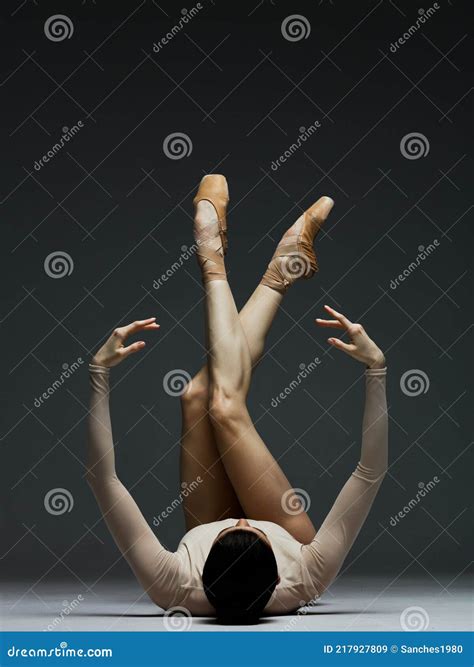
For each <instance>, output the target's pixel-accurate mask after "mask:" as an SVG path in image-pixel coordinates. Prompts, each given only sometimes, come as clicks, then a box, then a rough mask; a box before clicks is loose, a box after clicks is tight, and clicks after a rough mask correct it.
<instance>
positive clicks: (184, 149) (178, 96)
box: [1, 0, 472, 584]
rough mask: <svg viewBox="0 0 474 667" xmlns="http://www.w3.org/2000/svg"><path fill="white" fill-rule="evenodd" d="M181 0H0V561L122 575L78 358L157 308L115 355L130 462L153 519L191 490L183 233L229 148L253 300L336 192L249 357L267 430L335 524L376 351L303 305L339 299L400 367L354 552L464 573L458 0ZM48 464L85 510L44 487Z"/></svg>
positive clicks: (120, 445)
mask: <svg viewBox="0 0 474 667" xmlns="http://www.w3.org/2000/svg"><path fill="white" fill-rule="evenodd" d="M99 5H100V6H99ZM193 7H194V9H192V7H191V6H189V7H187V8H186V9H187V14H188V15H187V17H186V22H185V19H183V16H184V14H185V12H184V8H183V10H182V8H181V7H179V6H178V5H177V4H176V3H170V2H162V1H161V0H160V2H159V3H158V2H150V1H145V2H138V0H134V1H133V2H127V3H105V2H101V3H97V4H95V3H94V2H90V1H87V2H70V3H67V5H65V3H53V2H42V3H41V5H39V4H36V3H30V2H27V3H20V2H19V0H15V2H12V3H3V4H2V10H3V14H4V16H3V23H2V29H3V30H2V34H3V38H2V41H3V43H4V46H5V47H6V48H5V53H4V56H3V59H2V73H1V74H2V76H1V78H2V85H1V90H2V94H3V102H2V110H3V114H4V116H3V123H2V132H1V136H2V153H3V165H4V170H3V173H4V176H3V178H2V196H1V201H2V213H3V215H2V224H3V230H4V231H3V234H2V240H3V244H2V245H3V250H4V254H3V270H4V280H3V283H2V288H3V300H2V328H3V335H4V338H3V340H4V343H3V347H2V349H3V354H2V367H3V372H4V388H5V391H4V393H3V400H4V402H3V406H2V418H3V425H2V447H3V461H4V466H3V471H2V503H1V508H2V509H1V511H2V531H1V534H2V538H3V539H2V554H1V555H2V565H3V567H2V573H3V576H23V577H27V578H28V579H30V580H31V581H32V583H33V584H35V583H36V582H38V581H43V582H44V581H48V579H50V578H54V577H66V578H69V579H71V580H72V581H74V582H76V581H77V580H78V579H81V580H83V579H84V578H87V577H91V578H93V579H97V578H99V577H102V576H108V577H110V576H114V575H120V576H127V577H128V576H130V574H129V573H128V568H127V566H126V564H125V563H124V562H123V560H121V559H120V557H119V553H118V551H117V549H116V548H115V545H114V544H113V542H112V539H111V538H110V536H109V535H108V532H107V530H106V528H105V526H104V524H103V522H102V520H101V518H100V515H99V512H98V509H97V507H96V505H95V501H94V499H93V497H92V494H91V493H90V491H89V489H88V487H87V485H86V484H85V482H84V478H83V476H84V465H83V460H84V446H85V421H86V416H87V400H88V384H87V383H88V381H87V372H86V365H85V363H84V365H83V366H82V367H79V368H77V370H75V368H76V366H74V365H73V364H74V363H75V362H76V364H77V365H78V366H80V364H79V362H78V361H77V360H78V359H79V358H81V359H82V360H84V362H86V361H87V360H88V359H89V358H90V356H91V354H92V353H93V352H94V351H95V350H96V349H97V347H98V346H99V344H100V343H101V342H102V341H103V340H104V339H105V337H106V336H107V335H108V333H109V332H110V331H111V330H112V329H113V328H114V327H115V326H117V325H119V324H125V323H128V322H130V321H132V320H134V319H136V318H142V317H147V316H151V315H156V316H157V318H158V321H159V322H160V324H161V332H160V333H158V334H153V335H152V336H151V335H148V336H147V341H148V347H147V349H146V351H145V352H143V353H142V354H141V355H140V356H135V357H133V358H132V359H130V360H128V361H127V362H126V363H124V364H123V365H122V366H120V367H119V368H117V369H115V370H114V372H113V376H112V384H113V391H112V410H113V424H114V431H115V439H116V442H117V446H116V454H117V462H118V471H119V474H120V476H121V478H122V480H123V481H124V483H125V484H126V485H127V486H128V487H129V488H130V489H132V492H133V495H134V497H135V498H136V500H137V502H138V503H139V505H140V507H141V508H142V510H143V513H144V515H145V517H146V518H147V520H148V521H149V522H150V523H153V517H155V516H158V515H159V514H160V512H162V511H163V510H164V509H165V508H166V506H167V505H168V504H169V503H171V502H172V501H173V499H175V498H177V497H178V494H179V477H178V457H179V431H180V406H179V398H177V397H173V396H170V395H169V393H167V392H166V391H165V389H164V386H163V378H164V376H165V375H166V374H167V373H168V372H169V371H176V370H182V371H184V372H185V373H189V374H192V373H194V372H195V371H197V370H198V368H199V367H200V365H201V364H202V362H203V359H204V354H205V349H204V346H203V345H204V341H203V321H202V320H203V318H202V298H203V291H202V288H201V286H200V283H199V280H198V271H197V267H196V262H195V258H194V257H191V258H190V259H188V260H185V259H183V250H182V247H183V246H190V245H191V243H192V236H191V229H192V227H191V225H192V222H191V212H192V206H191V200H192V196H193V194H194V192H195V190H196V187H197V184H198V182H199V180H200V178H201V176H202V175H203V174H204V173H208V172H213V171H218V172H222V173H224V174H225V175H226V176H227V178H228V181H229V184H230V189H231V198H232V202H231V211H230V253H229V255H228V267H229V273H230V281H231V285H232V288H233V290H234V294H235V297H236V301H237V303H238V305H239V306H240V305H242V304H243V303H244V302H245V299H246V298H247V296H248V295H249V294H250V293H251V291H252V289H253V288H254V286H255V285H256V283H257V281H258V280H259V279H260V276H261V274H262V272H263V270H264V268H265V266H266V264H267V262H268V260H269V258H270V256H271V254H272V252H273V249H274V247H275V243H276V242H277V241H278V239H279V238H280V236H281V234H282V233H283V231H284V230H285V229H286V228H287V226H288V225H289V224H290V223H292V222H293V220H294V219H295V217H296V216H298V215H299V214H300V213H301V212H302V211H303V210H304V209H305V208H306V207H307V206H309V205H310V204H311V203H313V201H315V200H316V199H317V198H318V197H319V196H321V195H323V194H327V195H330V196H332V197H333V198H334V199H335V200H336V206H335V208H334V210H333V213H332V215H331V218H330V221H329V222H328V224H327V226H326V227H325V229H324V232H323V233H322V234H321V235H320V237H319V239H318V242H317V253H318V257H319V261H320V269H321V270H320V273H319V275H318V276H317V277H316V278H314V279H313V280H312V281H310V282H306V283H303V284H301V283H300V284H298V285H297V286H296V287H295V288H293V289H292V290H291V292H290V293H289V295H288V297H287V299H286V300H285V301H284V304H283V307H282V309H281V312H280V314H279V316H278V318H277V320H276V322H275V324H274V326H273V328H272V330H271V333H270V336H269V339H268V346H267V350H266V353H265V355H264V358H263V361H262V363H261V365H260V367H259V369H258V370H257V372H256V374H255V377H254V382H253V387H252V391H251V395H250V400H249V405H250V410H251V413H252V415H253V417H254V419H255V421H256V422H257V427H258V429H259V431H260V433H261V434H262V436H263V438H264V439H265V441H266V442H267V443H268V444H269V447H270V448H271V450H272V452H273V453H274V455H275V457H276V458H277V459H278V460H279V461H280V463H281V465H282V466H283V468H284V470H285V472H286V473H287V474H288V476H289V478H290V479H291V480H292V483H293V484H294V485H295V486H296V487H298V488H300V489H302V491H303V492H305V493H306V494H308V496H309V498H310V500H311V506H310V508H309V512H310V515H311V517H312V518H313V520H314V522H315V523H316V524H319V523H320V522H321V521H322V520H323V518H324V516H325V513H326V512H327V511H328V509H329V507H330V505H331V503H332V501H333V500H334V497H335V495H336V494H337V492H338V490H339V489H340V487H341V486H342V484H343V483H344V481H345V479H346V478H347V476H348V475H349V474H350V472H351V470H352V469H353V468H354V466H355V464H356V462H357V460H358V448H359V445H360V430H361V417H362V409H363V382H362V377H363V376H362V372H363V369H362V367H361V366H360V365H358V364H356V362H354V361H352V360H351V359H349V358H347V357H346V356H344V355H343V354H341V353H337V352H336V351H334V350H328V345H327V343H326V337H327V336H326V335H325V332H324V331H321V330H318V329H316V327H315V325H314V318H315V317H317V316H321V314H322V312H323V311H322V306H323V304H324V303H329V304H332V305H334V306H335V307H336V308H340V309H342V310H343V311H344V312H345V313H346V314H347V315H348V316H349V317H350V318H352V319H353V320H354V321H361V322H363V324H364V325H365V326H366V328H367V330H368V332H369V333H370V334H371V335H372V336H373V337H374V338H375V340H376V341H377V342H378V343H379V345H380V346H381V347H382V348H383V349H384V350H385V351H386V355H387V360H388V365H389V369H390V373H389V379H388V388H389V405H390V416H391V423H390V470H389V475H388V476H387V478H386V481H385V482H384V485H383V487H382V490H381V492H380V495H379V496H378V498H377V501H376V504H375V506H374V509H373V511H372V512H371V514H370V517H369V519H368V521H367V523H366V525H365V526H364V528H363V530H362V532H361V535H360V537H359V539H358V541H357V543H356V545H355V546H354V548H353V550H352V551H351V553H350V555H349V557H348V560H347V561H346V565H345V568H346V569H347V570H349V571H353V572H357V571H359V572H362V571H364V572H377V571H389V572H392V573H393V576H394V577H395V576H397V575H399V574H403V573H410V574H414V573H421V574H423V575H426V574H427V573H428V574H427V576H431V574H432V573H435V572H436V571H438V570H444V571H451V572H452V573H453V577H454V576H456V575H457V574H458V573H460V572H462V571H463V570H465V568H466V567H467V566H468V564H469V561H470V555H469V551H468V540H469V535H470V530H469V529H470V519H469V499H470V496H471V493H470V492H471V488H470V480H471V478H472V473H471V470H472V468H471V465H472V460H470V450H469V446H470V443H471V431H470V429H469V422H470V419H469V417H470V414H469V407H470V404H471V401H472V395H470V392H471V387H470V382H469V381H468V380H470V379H471V371H470V369H469V368H468V365H469V361H470V355H469V353H468V350H469V348H470V347H471V346H470V338H471V336H472V329H471V327H472V324H471V320H470V310H471V308H468V303H470V301H468V298H469V293H468V290H469V284H470V270H469V262H468V259H469V260H470V259H471V252H472V251H471V249H470V229H469V228H468V219H469V218H470V212H471V207H472V204H471V202H470V197H469V192H468V178H469V174H470V164H469V163H470V159H471V156H470V152H471V151H470V146H469V145H468V139H467V137H468V130H467V128H468V114H469V110H470V109H469V90H470V83H469V78H468V77H469V74H468V61H469V60H468V54H467V44H468V38H467V36H466V11H467V5H465V6H464V7H463V4H462V3H461V2H447V1H442V2H441V1H440V2H439V3H438V7H439V8H438V9H433V6H432V5H430V7H431V13H430V15H429V16H425V15H424V21H423V22H422V21H418V24H417V19H419V17H420V16H421V14H422V13H423V12H422V10H420V11H419V8H418V6H417V5H416V4H415V3H411V2H403V1H402V0H397V2H391V1H390V2H387V1H379V2H357V3H355V2H341V0H334V2H331V1H324V2H320V3H318V2H311V3H306V2H298V3H293V2H291V3H289V2H288V3H284V2H275V3H273V2H260V3H258V2H257V1H256V0H254V2H251V3H248V2H240V3H224V2H221V3H218V2H202V3H201V7H202V8H200V7H198V6H196V5H194V6H193ZM428 9H429V7H428V6H425V7H424V10H425V13H426V12H427V10H428ZM62 12H64V13H65V14H66V15H67V16H66V19H67V20H66V19H64V18H62V19H59V22H60V24H61V22H62V24H63V27H64V29H65V33H61V32H59V33H58V32H52V31H53V30H56V28H54V26H53V25H52V23H54V22H49V23H47V24H46V22H47V20H48V19H49V17H51V16H53V15H55V14H57V13H62ZM292 15H296V17H293V18H289V19H288V17H291V16H292ZM173 26H175V28H174V30H173ZM176 26H178V28H176ZM413 26H415V27H414V28H413ZM417 26H418V27H417ZM59 27H61V26H59ZM48 30H49V31H50V32H49V33H48ZM171 30H173V32H172V38H171V40H169V41H168V43H166V44H164V43H163V42H160V40H162V38H163V37H165V36H166V34H167V33H168V32H169V31H171ZM409 30H410V32H408V31H409ZM71 32H72V34H71ZM47 33H48V34H47ZM404 33H407V37H408V38H407V39H406V40H405V43H404V44H401V45H399V47H396V46H392V49H391V44H394V43H395V42H397V40H398V39H399V37H403V35H404ZM159 42H160V44H159ZM154 43H155V44H157V46H156V47H155V50H154V47H153V44H154ZM158 46H159V48H158ZM79 121H81V124H82V127H81V125H79V124H78V123H79ZM317 122H318V123H319V127H317ZM74 126H76V127H75V129H74ZM316 127H317V129H316V130H315V131H314V132H313V131H312V130H311V129H310V128H313V129H314V128H316ZM65 128H67V129H68V130H71V128H73V130H72V132H73V134H74V136H72V138H71V139H70V140H69V141H66V140H63V143H64V146H62V147H61V148H60V149H57V148H56V149H54V150H55V152H53V153H52V155H53V157H51V159H50V160H49V162H44V161H43V163H42V164H41V163H39V161H40V160H41V158H42V156H43V155H45V154H46V156H47V155H48V151H53V146H54V145H55V144H57V143H58V142H59V141H60V139H61V136H62V135H63V134H64V133H65V132H66V129H65ZM176 133H181V134H182V135H185V136H184V137H183V136H178V137H177V138H176V137H174V135H175V134H176ZM413 133H416V134H415V136H412V135H413ZM302 134H303V135H304V136H307V137H308V138H307V140H306V141H303V140H302V139H300V140H299V144H300V145H298V137H299V136H300V135H302ZM172 151H174V153H173V152H172ZM285 152H287V153H286V155H287V156H288V157H287V159H286V161H285V162H282V161H279V162H277V161H278V158H279V157H280V156H281V155H285ZM170 155H171V157H170ZM35 163H36V164H37V166H36V167H35ZM38 165H39V168H38ZM272 165H273V166H272ZM420 248H425V250H426V249H427V250H426V254H425V255H423V257H424V259H418V261H417V257H419V255H420ZM52 253H53V256H52V257H50V255H51V254H52ZM58 253H66V255H62V259H61V255H60V256H59V257H58ZM180 257H181V259H180ZM175 262H180V263H181V264H182V266H180V267H179V268H178V269H176V267H175V269H171V267H172V266H173V264H174V263H175ZM415 264H416V265H415ZM409 267H411V268H409ZM167 269H171V274H172V275H171V277H170V279H169V280H167V281H166V282H163V284H161V285H160V286H159V287H158V289H157V288H156V285H157V283H155V287H154V281H157V280H158V279H159V278H160V276H161V275H162V274H163V273H164V272H165V271H166V270H167ZM404 271H405V280H404V281H398V283H399V284H396V283H395V282H392V281H395V279H396V278H397V276H399V275H400V274H403V272H404ZM63 274H65V275H63ZM61 276H62V277H61ZM315 357H319V359H320V361H321V363H320V364H319V366H318V367H317V368H316V369H315V370H313V371H312V372H311V373H309V374H308V377H307V378H306V379H303V380H301V382H300V384H299V385H298V386H297V387H296V388H294V389H292V390H291V391H290V392H289V395H288V396H287V397H286V398H285V399H284V400H282V401H281V402H280V404H279V405H277V407H274V406H272V399H273V398H274V397H275V396H277V395H278V394H279V393H280V392H284V391H285V388H287V387H289V386H290V383H291V382H292V381H293V380H297V378H298V374H299V373H301V368H302V364H306V365H309V364H310V362H311V361H312V360H313V359H314V358H315ZM66 365H67V366H66ZM67 367H69V368H70V369H71V376H70V377H69V378H68V379H66V380H65V381H64V383H63V384H62V385H61V386H59V387H57V381H58V380H59V379H60V378H61V374H62V373H63V372H64V369H65V368H67ZM406 373H408V376H407V375H405V374H406ZM300 377H301V376H300ZM402 378H403V380H402ZM55 382H56V385H55V384H54V383H55ZM55 387H57V389H56V388H55ZM48 390H49V392H50V395H49V398H48V399H47V400H44V401H43V402H42V403H38V401H37V402H36V404H35V399H37V398H38V397H40V396H41V395H42V394H43V393H44V392H48ZM38 405H39V407H38ZM435 477H436V479H437V481H436V480H435V481H434V482H433V480H434V478H435ZM428 484H430V486H429V489H430V490H429V492H426V491H425V497H423V498H422V497H421V496H420V495H418V498H417V493H419V491H420V489H421V488H422V487H423V485H428ZM431 487H433V488H431ZM55 489H64V490H65V491H62V492H60V493H62V494H63V495H64V494H66V496H67V499H66V502H67V503H69V506H68V507H67V509H69V510H70V511H63V509H64V508H63V509H61V508H60V506H59V505H58V506H57V509H56V511H57V512H59V513H52V507H51V505H48V502H46V505H45V497H46V498H47V497H48V496H47V494H48V493H49V492H51V491H54V490H55ZM53 495H54V494H53ZM71 499H72V502H71ZM414 499H415V501H416V502H415V503H413V502H412V504H411V506H410V511H409V512H408V513H407V514H406V516H404V518H402V519H400V520H399V521H398V522H394V521H392V525H391V523H390V519H391V517H393V516H394V515H396V514H397V513H398V512H400V511H402V510H403V508H404V507H406V506H407V505H408V503H409V502H410V500H412V501H413V500H414ZM50 502H51V501H50ZM72 503H73V506H72V507H71V504H72ZM46 506H48V507H49V511H48V510H47V509H46ZM53 509H54V507H53ZM393 524H394V525H393ZM183 530H184V522H183V517H182V513H181V510H180V509H177V510H176V511H174V512H172V513H171V515H170V516H169V517H168V518H167V519H166V520H165V521H163V522H162V524H161V525H160V527H159V529H158V531H157V532H158V534H159V537H160V539H162V540H163V542H164V543H165V544H166V545H167V546H168V547H170V548H174V547H175V546H176V545H177V543H178V541H179V539H180V537H181V536H182V534H183Z"/></svg>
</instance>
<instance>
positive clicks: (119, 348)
mask: <svg viewBox="0 0 474 667" xmlns="http://www.w3.org/2000/svg"><path fill="white" fill-rule="evenodd" d="M155 320H156V317H149V318H148V319H147V320H137V321H136V322H133V323H132V324H128V325H127V326H125V327H118V329H115V331H114V332H113V334H112V335H111V336H110V338H109V339H108V341H107V342H106V343H104V345H102V347H101V348H100V350H99V351H98V352H96V354H95V355H94V356H93V358H92V361H91V363H93V364H96V365H97V366H106V367H107V368H112V366H117V364H119V363H120V362H121V361H123V360H124V359H126V358H127V357H128V356H130V355H131V354H134V353H135V352H138V351H139V350H141V349H143V348H144V347H145V341H143V340H139V341H137V342H136V343H132V344H131V345H128V346H127V347H124V342H125V341H126V339H127V338H128V336H130V335H131V334H134V333H137V331H145V330H151V329H153V330H154V329H159V328H160V325H159V324H157V323H156V322H155Z"/></svg>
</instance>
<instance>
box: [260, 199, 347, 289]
mask: <svg viewBox="0 0 474 667" xmlns="http://www.w3.org/2000/svg"><path fill="white" fill-rule="evenodd" d="M333 206H334V201H333V200H332V199H331V198H330V197H321V198H320V199H318V201H317V202H316V203H315V204H313V205H312V206H311V207H310V208H309V209H308V210H307V211H305V213H304V220H303V223H302V226H301V228H300V229H299V230H298V231H295V233H291V228H290V230H289V231H288V232H287V233H286V234H285V235H284V236H283V238H282V240H281V241H280V243H279V244H278V246H277V249H276V250H275V253H274V255H273V257H272V259H271V261H270V264H269V265H268V268H267V270H266V271H265V274H264V276H263V278H262V280H261V283H260V284H261V285H266V286H267V287H271V288H272V289H274V290H276V291H277V292H280V293H281V294H284V293H285V292H286V290H287V289H288V287H289V286H290V285H292V284H293V283H294V282H295V281H296V280H298V279H299V278H303V279H305V280H306V279H308V278H312V277H313V276H314V274H315V273H316V271H318V270H319V268H318V261H317V259H316V255H315V252H314V249H313V242H314V239H315V238H316V236H317V235H318V232H319V230H320V229H321V226H322V224H323V223H324V221H325V220H326V218H327V217H328V215H329V213H330V211H331V209H332V207H333Z"/></svg>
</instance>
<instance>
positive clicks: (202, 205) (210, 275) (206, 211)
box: [194, 174, 229, 282]
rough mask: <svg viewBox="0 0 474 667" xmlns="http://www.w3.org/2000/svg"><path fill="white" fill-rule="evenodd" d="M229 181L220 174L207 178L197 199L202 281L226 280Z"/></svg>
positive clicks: (196, 234) (195, 215) (196, 221)
mask: <svg viewBox="0 0 474 667" xmlns="http://www.w3.org/2000/svg"><path fill="white" fill-rule="evenodd" d="M228 201H229V191H228V188H227V181H226V179H225V177H224V176H221V175H220V174H208V175H207V176H204V178H203V179H202V180H201V183H200V185H199V189H198V192H197V194H196V197H195V198H194V205H195V213H194V239H195V241H196V245H197V246H198V250H197V258H198V261H199V264H200V266H201V270H202V275H203V280H204V281H205V282H208V281H209V280H226V272H225V265H224V255H225V252H226V209H227V202H228Z"/></svg>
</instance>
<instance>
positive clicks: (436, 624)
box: [0, 575, 473, 632]
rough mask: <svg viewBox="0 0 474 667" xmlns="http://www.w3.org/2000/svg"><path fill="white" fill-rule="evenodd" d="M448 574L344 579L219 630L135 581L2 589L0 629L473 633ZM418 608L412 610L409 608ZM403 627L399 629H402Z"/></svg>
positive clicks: (461, 589) (466, 589)
mask: <svg viewBox="0 0 474 667" xmlns="http://www.w3.org/2000/svg"><path fill="white" fill-rule="evenodd" d="M452 579H453V578H452V577H450V576H449V575H439V576H437V577H436V580H435V579H434V578H431V577H428V575H427V576H426V577H424V578H420V579H413V578H400V579H396V580H394V578H393V576H388V575H387V577H385V578H383V577H378V578H374V577H371V578H367V577H365V578H362V577H359V578H356V577H352V578H351V577H346V576H345V577H342V578H341V580H340V581H337V582H336V583H335V584H333V586H332V587H331V589H330V591H328V592H327V593H326V595H325V596H324V597H323V598H322V599H321V601H320V602H319V603H317V604H315V605H314V606H311V607H306V608H304V609H303V610H300V612H299V614H294V615H289V616H279V617H271V618H266V619H264V621H263V622H262V623H260V624H259V625H258V626H250V627H245V626H233V627H222V626H219V625H217V624H216V623H215V622H214V621H213V620H212V619H206V618H192V619H191V618H186V617H181V618H179V617H174V618H167V617H165V616H164V614H163V612H162V611H161V610H160V609H158V608H157V607H155V606H154V605H153V604H152V603H151V602H150V601H149V600H148V599H146V598H145V597H141V591H140V589H139V587H138V585H136V584H135V583H133V582H127V583H123V582H117V583H114V582H113V581H112V582H111V581H109V582H100V583H99V584H97V585H96V586H94V589H93V590H87V589H86V588H83V589H82V591H80V590H78V589H77V587H76V586H75V585H74V583H73V582H71V581H70V582H56V583H48V584H44V585H43V584H38V585H36V586H35V587H34V589H31V590H29V588H30V587H29V585H28V583H26V582H16V583H11V582H10V583H7V584H3V585H2V595H1V601H0V623H1V629H2V630H37V631H48V630H50V631H51V630H55V631H61V632H67V631H79V630H95V631H97V630H103V631H123V630H126V631H133V630H141V631H159V630H170V629H171V630H172V629H178V628H179V627H180V624H185V626H186V628H187V629H191V630H193V631H209V630H212V631H216V630H217V631H218V630H225V631H232V630H236V631H238V630H255V631H258V630H265V631H292V630H296V631H321V630H325V631H327V630H330V631H331V630H341V631H342V630H347V631H349V630H351V631H355V630H357V631H359V630H370V631H377V630H395V631H397V630H398V631H399V630H404V629H407V627H408V628H410V629H416V628H420V629H424V630H429V631H439V630H471V629H472V619H473V613H472V612H473V605H472V599H473V598H472V591H471V590H470V585H469V579H468V578H467V577H458V578H457V579H455V580H454V581H452ZM413 608H416V609H413ZM404 625H405V627H404Z"/></svg>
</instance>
